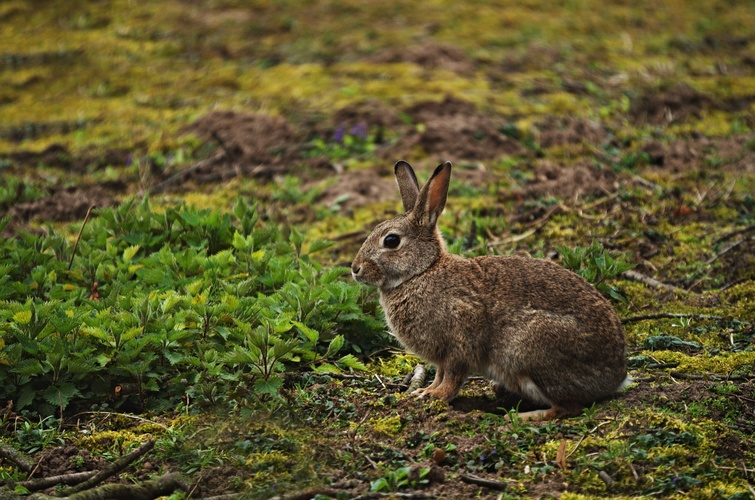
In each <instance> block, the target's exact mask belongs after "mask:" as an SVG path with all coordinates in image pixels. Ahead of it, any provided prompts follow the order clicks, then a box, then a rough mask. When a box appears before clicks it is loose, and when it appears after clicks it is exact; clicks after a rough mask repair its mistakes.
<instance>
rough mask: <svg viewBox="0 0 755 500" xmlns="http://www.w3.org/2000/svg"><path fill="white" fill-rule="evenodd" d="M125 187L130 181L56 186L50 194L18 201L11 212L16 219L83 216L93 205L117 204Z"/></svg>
mask: <svg viewBox="0 0 755 500" xmlns="http://www.w3.org/2000/svg"><path fill="white" fill-rule="evenodd" d="M125 189H126V185H125V184H124V183H122V182H113V183H101V184H96V185H91V186H85V185H81V186H71V187H66V188H55V189H53V190H52V191H51V193H50V195H49V196H46V197H44V198H40V199H38V200H34V201H29V202H24V203H18V204H16V205H14V206H13V207H11V209H10V210H8V213H7V214H8V215H10V216H11V217H13V221H12V223H25V222H29V221H31V220H44V221H54V222H67V221H72V220H80V219H83V218H84V217H85V216H86V214H87V211H88V210H89V208H90V207H92V206H94V207H96V208H105V207H112V206H115V205H117V204H118V199H117V194H122V193H123V192H124V191H125Z"/></svg>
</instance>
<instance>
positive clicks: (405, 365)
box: [367, 354, 422, 377]
mask: <svg viewBox="0 0 755 500" xmlns="http://www.w3.org/2000/svg"><path fill="white" fill-rule="evenodd" d="M419 363H422V360H421V359H420V358H418V357H417V356H415V355H413V354H397V355H395V356H391V357H390V358H378V359H377V361H375V362H373V363H370V364H369V365H367V369H368V370H369V371H370V372H373V373H377V374H378V375H383V376H386V377H403V376H404V375H406V374H407V373H409V372H411V371H412V370H413V369H414V367H415V366H417V364H419Z"/></svg>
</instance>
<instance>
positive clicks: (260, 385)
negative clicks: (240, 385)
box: [254, 375, 283, 399]
mask: <svg viewBox="0 0 755 500" xmlns="http://www.w3.org/2000/svg"><path fill="white" fill-rule="evenodd" d="M282 386H283V379H282V378H281V377H279V376H278V375H272V376H270V378H268V379H267V380H265V379H259V380H257V381H256V382H255V383H254V392H256V393H257V394H267V395H269V396H272V397H274V398H276V399H278V398H280V394H279V393H278V391H279V390H280V388H281V387H282Z"/></svg>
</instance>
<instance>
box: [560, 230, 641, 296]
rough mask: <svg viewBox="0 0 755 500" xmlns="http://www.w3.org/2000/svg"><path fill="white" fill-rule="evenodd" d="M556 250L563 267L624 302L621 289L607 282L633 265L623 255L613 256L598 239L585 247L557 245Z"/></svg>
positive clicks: (602, 291)
mask: <svg viewBox="0 0 755 500" xmlns="http://www.w3.org/2000/svg"><path fill="white" fill-rule="evenodd" d="M556 250H558V253H559V254H561V260H562V262H563V265H564V267H566V268H567V269H569V270H571V271H574V272H575V273H577V274H579V275H580V276H582V277H583V278H585V279H586V280H587V281H589V282H590V283H592V284H593V285H595V288H597V289H598V290H599V291H600V292H601V293H602V294H603V295H606V296H608V297H610V298H612V299H614V300H618V301H619V302H626V299H625V298H624V295H622V293H621V291H620V290H619V289H618V288H617V287H616V286H614V285H611V284H609V283H608V281H609V280H612V279H614V278H616V277H617V276H620V275H621V274H622V273H623V272H625V271H628V270H629V269H632V268H633V267H634V265H633V264H630V263H629V262H627V261H625V260H624V258H623V256H617V257H613V256H612V255H611V254H610V253H608V252H607V251H606V250H605V249H604V248H603V245H602V244H601V243H600V242H599V241H593V242H592V243H591V244H590V246H586V247H579V246H578V247H574V248H568V247H565V246H557V247H556Z"/></svg>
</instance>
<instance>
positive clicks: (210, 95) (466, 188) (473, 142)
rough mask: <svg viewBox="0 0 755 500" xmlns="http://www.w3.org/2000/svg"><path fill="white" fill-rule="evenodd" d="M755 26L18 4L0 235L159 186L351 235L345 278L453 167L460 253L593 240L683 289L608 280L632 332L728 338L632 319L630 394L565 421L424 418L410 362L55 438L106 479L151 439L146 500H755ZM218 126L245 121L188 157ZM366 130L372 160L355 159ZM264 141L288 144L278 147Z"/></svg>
mask: <svg viewBox="0 0 755 500" xmlns="http://www.w3.org/2000/svg"><path fill="white" fill-rule="evenodd" d="M753 26H755V8H754V7H753V6H752V4H750V3H748V2H726V1H722V0H714V1H695V2H688V1H668V2H662V3H654V2H609V3H607V2H599V1H596V0H581V1H569V2H560V3H553V2H542V1H537V0H534V1H525V2H518V3H517V4H516V5H493V4H491V3H490V2H485V1H471V2H417V3H407V2H397V1H380V2H377V1H368V2H363V1H356V0H353V1H352V0H341V1H335V2H306V3H301V2H275V1H265V0H259V1H255V2H253V3H251V4H250V3H248V2H240V1H234V0H222V1H213V2H179V1H166V2H130V1H125V0H124V1H119V0H107V1H100V2H87V3H77V4H76V5H75V6H72V5H71V3H70V2H66V1H53V2H35V1H32V0H13V1H9V2H3V3H2V4H1V5H0V39H2V40H3V44H2V48H1V49H0V174H2V177H3V179H2V186H0V187H1V188H2V191H1V192H0V212H7V213H8V214H10V215H12V216H13V217H14V223H13V225H12V229H13V230H14V231H16V230H20V229H31V230H39V228H40V227H41V226H42V225H44V224H45V223H50V222H52V223H55V224H56V225H60V226H61V227H63V228H67V229H66V230H67V231H68V233H69V234H70V235H71V237H72V238H73V237H74V236H75V234H76V230H77V229H78V227H79V226H80V224H81V220H82V219H83V217H84V214H85V213H86V210H87V208H88V207H89V206H90V205H94V204H96V205H99V206H102V205H107V204H111V203H115V202H117V201H118V200H121V199H124V198H125V197H127V196H130V195H140V194H142V193H144V192H146V191H152V192H153V193H157V194H153V195H152V199H153V200H154V201H155V203H157V204H164V205H171V204H175V203H181V202H185V203H189V204H192V205H197V206H201V207H213V208H220V209H229V207H230V203H231V201H232V200H233V199H234V198H235V197H236V195H238V194H240V195H242V196H246V197H249V198H250V199H254V200H255V201H256V202H257V203H258V204H259V205H260V206H261V207H264V210H263V212H264V216H265V217H268V218H270V219H271V220H273V221H275V222H278V223H280V224H285V225H295V226H297V227H299V228H301V229H303V230H306V231H308V232H309V233H310V234H311V235H314V236H317V237H328V238H331V239H334V240H336V241H337V242H338V246H337V247H336V249H335V250H334V251H333V252H332V253H331V254H329V255H328V259H329V260H330V261H331V262H332V263H340V264H343V263H347V262H349V261H350V260H351V258H352V256H353V254H354V252H355V251H356V250H357V249H358V247H359V245H360V243H361V241H362V240H363V238H364V236H365V235H366V234H367V231H369V229H370V228H371V227H372V226H373V225H374V224H375V223H376V222H378V221H380V220H382V219H384V218H385V217H387V216H389V215H390V214H391V213H395V212H396V211H397V210H398V201H397V200H398V198H397V196H396V193H395V189H394V187H393V184H392V181H391V179H390V165H391V164H392V163H393V162H394V161H395V160H397V159H399V157H405V158H406V159H408V160H410V161H412V163H414V164H415V165H417V166H419V169H418V170H420V171H421V172H420V175H421V176H422V177H424V175H425V173H426V170H428V169H429V168H430V167H431V166H434V165H435V164H436V163H437V162H438V161H439V160H445V159H451V160H453V161H454V162H455V163H456V165H457V168H456V169H455V171H454V180H453V181H452V188H451V195H450V198H449V202H448V205H447V209H446V213H445V214H444V217H443V218H442V219H441V226H442V229H443V231H444V233H445V234H446V235H447V237H448V240H449V246H450V248H452V249H453V250H454V251H456V252H465V253H467V254H468V255H476V254H482V253H515V252H520V253H527V254H531V255H538V256H549V255H551V253H552V251H553V249H554V248H555V247H556V246H558V245H566V246H574V245H588V244H589V243H590V242H591V241H592V240H593V239H597V240H600V241H601V242H602V243H603V244H604V246H605V247H606V248H608V249H610V251H613V252H617V253H623V254H626V256H627V258H628V259H629V260H630V261H631V262H633V263H634V264H636V266H637V267H636V270H637V271H640V272H642V273H643V274H646V275H649V276H653V277H655V278H657V279H658V280H660V281H663V282H664V283H667V284H670V285H674V286H675V287H677V289H676V290H675V291H672V290H666V289H654V288H652V287H649V286H647V285H645V284H642V283H637V282H634V281H629V280H626V279H623V278H622V279H618V280H615V282H614V284H615V285H616V286H617V287H618V288H619V289H620V290H621V291H622V292H623V294H624V295H625V296H626V303H618V302H617V303H616V304H615V305H616V308H617V310H618V311H619V313H620V315H621V316H623V317H627V316H634V315H640V314H649V313H657V312H671V313H685V314H703V315H714V316H720V317H721V319H652V320H645V321H637V322H632V323H628V324H627V326H626V331H627V341H628V347H629V352H628V356H629V357H630V360H634V363H635V364H634V365H633V366H634V370H633V372H632V374H633V376H634V377H635V378H637V379H638V380H639V382H637V384H635V385H633V386H631V387H630V388H629V389H627V391H626V392H625V393H623V394H622V395H619V396H618V397H616V398H615V399H612V400H610V401H607V402H602V403H599V404H596V405H595V407H593V408H590V409H587V410H585V413H584V414H583V416H581V417H579V418H573V419H566V420H563V421H559V422H548V423H536V424H529V423H521V422H518V421H517V420H516V419H514V420H513V422H512V421H509V420H507V413H508V412H509V411H510V410H511V409H512V408H516V407H517V406H518V405H519V404H520V403H519V402H518V401H515V400H513V401H509V400H496V399H495V397H494V395H493V393H492V390H491V389H490V387H488V385H487V383H486V382H484V381H481V380H473V381H471V382H470V384H469V385H468V387H467V388H465V389H464V390H463V391H462V394H461V396H460V397H459V399H457V400H456V401H455V402H453V403H452V405H451V406H448V405H446V404H444V403H441V402H438V401H426V400H422V401H418V400H416V399H415V398H413V397H411V396H407V395H405V394H403V393H402V391H403V387H402V386H401V385H400V382H401V380H402V379H403V377H404V375H405V374H406V373H408V372H409V371H411V369H412V368H413V366H414V364H415V363H416V360H415V359H413V358H411V357H407V356H403V355H394V354H392V353H390V352H389V351H383V352H381V353H376V354H375V355H374V356H372V358H371V359H370V360H369V361H371V363H370V364H369V365H368V366H369V373H368V374H366V375H363V376H362V375H360V376H356V377H354V378H345V379H341V378H330V377H328V376H320V375H305V376H301V377H299V376H295V377H292V378H291V379H290V380H288V381H287V384H286V386H285V387H284V389H283V395H284V397H285V402H278V403H273V402H269V403H268V404H260V405H259V406H255V407H251V408H235V409H228V408H222V409H213V408H205V407H202V408H200V407H192V406H191V404H189V408H188V411H189V413H190V414H191V415H190V416H186V415H185V414H178V413H177V414H163V415H142V416H141V417H140V418H144V419H147V420H149V421H151V422H153V423H147V424H145V422H143V421H142V420H139V419H135V418H131V417H119V416H118V415H115V414H112V415H111V416H109V417H107V418H104V417H102V415H101V414H90V415H82V416H79V417H76V418H74V417H73V416H65V417H67V418H66V420H65V425H64V426H63V427H62V429H63V431H64V432H62V433H59V434H56V435H59V436H60V437H62V438H63V439H64V440H65V442H66V443H68V444H69V445H71V444H72V445H75V446H76V447H78V448H79V450H80V452H79V453H80V454H84V453H86V454H92V455H94V456H97V457H105V458H108V459H111V458H113V457H114V456H117V455H119V454H121V453H123V452H124V451H125V450H126V449H130V447H131V446H132V445H133V444H134V443H135V442H137V441H141V440H143V439H147V438H148V437H151V438H154V439H156V440H157V446H156V449H155V453H154V455H153V456H152V457H148V458H146V459H144V460H143V461H141V462H139V463H138V464H137V465H136V466H135V467H134V468H133V470H132V471H131V472H132V473H133V477H134V479H135V480H142V479H146V478H149V477H150V476H154V475H157V474H160V473H163V472H165V471H168V470H181V471H183V472H186V473H187V474H188V475H189V478H190V479H191V480H192V481H193V482H194V483H195V484H196V485H197V489H196V490H195V494H194V496H195V497H196V496H199V495H201V496H209V495H213V494H220V493H227V492H243V493H244V494H248V495H250V496H252V497H257V498H266V497H269V496H272V495H274V494H282V493H286V492H289V491H297V490H304V489H308V488H321V491H323V492H324V491H326V490H328V491H330V492H331V493H332V492H333V491H334V490H338V491H342V492H346V493H344V494H345V495H351V494H357V493H358V492H364V491H365V490H367V489H368V488H369V485H370V481H374V480H376V479H377V478H379V477H386V476H387V475H389V474H390V473H391V472H393V471H396V470H398V469H400V468H402V467H412V468H413V469H416V470H419V469H421V468H425V467H429V468H431V469H432V471H433V472H432V473H431V474H430V475H429V476H427V477H429V478H430V479H429V484H420V483H418V482H415V483H413V485H412V484H410V485H409V486H407V487H406V489H405V490H403V491H408V490H409V489H417V490H422V491H426V492H428V493H429V494H431V495H437V496H440V497H446V498H468V497H472V496H481V497H493V496H498V495H500V493H499V492H497V491H493V490H490V489H487V488H484V487H480V486H475V485H472V484H468V483H466V482H463V481H462V479H461V477H462V476H463V475H465V474H474V475H477V476H481V477H484V478H487V479H496V480H500V481H502V482H504V483H506V485H507V489H506V491H505V492H504V493H503V494H502V497H503V498H514V497H520V496H521V497H538V498H543V497H545V498H547V497H558V496H563V498H594V497H602V496H610V497H631V496H637V495H653V496H664V497H679V498H681V497H683V496H688V497H692V498H701V499H702V498H722V499H725V498H729V499H743V498H753V485H754V484H755V480H753V477H755V471H753V464H755V452H754V451H753V450H755V439H753V437H752V436H753V432H755V387H753V385H752V380H753V369H754V368H755V355H754V354H753V352H754V351H753V338H754V335H755V330H753V328H754V327H753V325H754V324H755V281H753V280H754V279H755V243H753V239H752V237H753V231H752V226H753V224H754V223H755V201H753V193H755V140H753V132H754V131H755V122H754V121H753V118H752V117H753V116H755V100H754V99H753V95H755V37H753V31H752V27H753ZM428 102H430V103H431V104H429V105H428V104H427V103H428ZM376 103H377V104H376ZM213 110H222V111H224V110H233V111H234V112H236V113H238V115H234V116H233V117H231V118H232V119H234V120H237V121H235V122H233V124H232V126H231V127H230V129H223V128H219V126H218V128H213V126H214V125H213V126H210V125H208V126H207V127H206V129H204V130H199V131H197V130H193V131H192V132H191V133H187V130H188V128H187V127H189V126H190V125H191V124H192V123H195V121H196V120H197V119H198V118H200V117H203V116H205V115H208V113H210V112H211V111H213ZM433 113H434V114H433ZM250 115H254V116H257V117H259V116H263V117H265V118H264V119H262V118H255V120H257V121H254V120H252V121H251V122H250V121H249V120H247V118H246V117H248V116H250ZM276 118H277V119H280V120H283V121H282V122H281V121H277V122H276V121H274V119H276ZM361 122H364V123H365V124H366V126H367V128H368V130H367V132H368V136H367V137H366V138H364V139H362V138H357V135H358V134H359V132H354V134H353V137H354V139H353V142H351V143H349V144H346V143H345V142H339V141H338V140H336V138H335V137H336V135H337V134H338V130H339V127H345V130H346V131H347V133H348V132H349V131H353V130H355V129H353V128H351V127H354V126H357V125H359V123H361ZM250 123H251V125H250ZM281 123H282V125H281ZM260 124H261V125H260ZM273 125H275V127H278V128H275V130H282V131H284V132H285V133H286V134H288V135H286V136H285V139H286V141H287V142H285V143H284V144H281V145H279V144H277V143H276V141H275V139H276V137H273V136H264V135H262V134H264V132H265V131H266V130H272V129H273V128H274V127H273ZM245 126H249V127H250V129H249V130H252V131H253V133H252V132H249V133H248V134H247V135H243V134H242V133H241V132H238V131H239V130H242V129H243V127H245ZM254 127H258V128H254ZM229 130H230V131H229ZM234 130H235V132H234ZM244 130H245V129H244ZM212 133H215V136H213V135H212ZM234 133H237V136H236V135H233V134H234ZM258 135H262V137H263V139H261V140H262V146H260V147H259V148H258V149H254V148H252V150H250V151H247V150H245V149H244V147H250V148H251V146H249V144H257V142H255V140H256V138H257V136H258ZM218 137H220V139H218ZM318 140H319V141H320V142H318ZM360 141H364V142H360ZM268 144H273V145H274V147H273V146H269V147H268ZM254 147H257V146H254ZM234 148H238V149H237V150H235V149H234ZM224 149H227V150H228V151H224ZM234 151H236V152H235V153H234ZM213 155H216V156H213ZM234 155H235V156H234ZM255 155H256V156H255ZM213 158H217V159H215V160H213ZM258 158H262V160H259V164H258V163H255V161H256V160H255V159H258ZM281 158H285V161H284V160H281ZM203 161H204V162H206V163H202V162H203ZM262 167H270V168H269V169H268V168H262ZM182 172H188V173H187V174H186V175H183V176H181V177H178V178H176V177H175V176H176V175H181V173H182ZM239 174H241V175H239ZM176 179H178V180H176ZM559 204H560V206H557V205H559ZM743 230H744V231H743ZM736 231H739V232H736ZM522 235H524V237H520V236H522ZM9 236H10V235H9ZM658 336H666V337H676V338H677V339H679V340H681V341H685V342H694V347H692V346H690V345H689V344H673V343H672V344H670V345H667V346H666V347H662V348H654V346H653V345H652V344H649V342H650V340H649V339H651V338H653V337H658ZM0 368H2V367H0ZM727 378H728V379H729V380H727ZM521 405H522V406H520V408H524V407H526V405H527V403H526V402H523V403H521ZM183 411H184V412H185V411H187V409H186V408H183ZM0 415H2V414H1V413H0ZM2 423H4V422H3V421H2V420H0V424H2ZM5 428H6V429H10V427H7V426H6V427H5ZM16 430H17V429H16ZM29 432H31V431H29ZM29 435H31V434H28V435H27V434H24V436H26V437H24V439H26V438H28V436H29ZM19 439H20V438H19ZM40 439H41V438H40ZM562 443H565V445H562ZM57 445H60V443H59V442H58V441H55V440H49V441H46V444H45V448H46V450H50V449H53V447H54V446H57ZM562 446H564V448H563V450H564V451H563V452H560V451H559V450H560V449H562ZM435 450H443V453H442V454H440V452H438V453H437V454H436V453H435ZM43 452H44V451H43ZM43 452H40V453H43ZM441 455H442V457H441ZM87 456H88V455H87ZM40 457H41V456H40ZM433 457H435V459H434V458H433ZM441 458H443V459H442V460H441ZM71 463H72V469H71V470H75V467H74V465H75V464H76V463H77V462H76V461H72V462H71ZM0 472H2V473H3V474H7V475H9V476H12V477H17V474H18V471H15V470H13V469H12V468H11V467H9V466H8V464H7V463H5V462H3V463H0ZM601 473H603V475H601ZM606 478H608V479H606Z"/></svg>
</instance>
